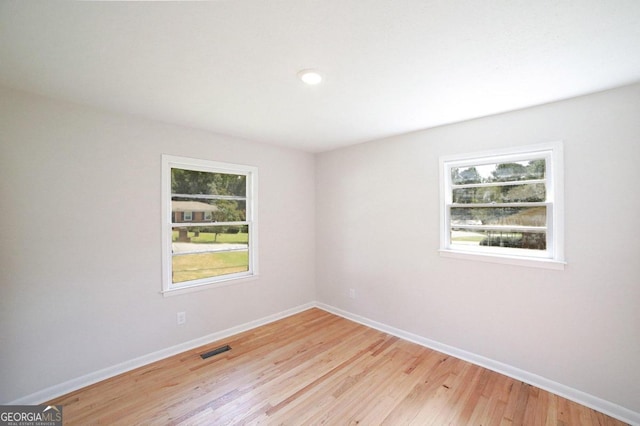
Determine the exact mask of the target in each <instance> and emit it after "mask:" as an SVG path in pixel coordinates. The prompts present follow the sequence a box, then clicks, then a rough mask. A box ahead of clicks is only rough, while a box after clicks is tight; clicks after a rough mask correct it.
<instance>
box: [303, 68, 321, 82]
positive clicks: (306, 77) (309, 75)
mask: <svg viewBox="0 0 640 426" xmlns="http://www.w3.org/2000/svg"><path fill="white" fill-rule="evenodd" d="M298 77H299V78H300V80H302V81H303V82H304V83H306V84H309V85H314V84H318V83H320V82H321V81H322V76H321V75H320V73H319V72H318V71H316V70H310V69H309V70H302V71H300V72H299V73H298Z"/></svg>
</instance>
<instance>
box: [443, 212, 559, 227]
mask: <svg viewBox="0 0 640 426" xmlns="http://www.w3.org/2000/svg"><path fill="white" fill-rule="evenodd" d="M546 223H547V208H546V207H452V208H451V228H455V225H501V226H507V225H510V226H546Z"/></svg>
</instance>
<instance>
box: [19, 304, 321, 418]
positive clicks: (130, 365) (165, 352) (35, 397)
mask: <svg viewBox="0 0 640 426" xmlns="http://www.w3.org/2000/svg"><path fill="white" fill-rule="evenodd" d="M313 307H315V303H313V302H310V303H306V304H304V305H300V306H297V307H295V308H291V309H287V310H285V311H282V312H278V313H275V314H272V315H269V316H266V317H263V318H260V319H257V320H255V321H250V322H248V323H245V324H241V325H238V326H236V327H231V328H228V329H226V330H222V331H218V332H216V333H212V334H209V335H206V336H203V337H200V338H198V339H194V340H190V341H188V342H184V343H180V344H178V345H175V346H171V347H169V348H166V349H162V350H159V351H157V352H153V353H150V354H147V355H143V356H140V357H138V358H134V359H131V360H129V361H125V362H121V363H120V364H116V365H113V366H111V367H107V368H103V369H102V370H98V371H95V372H93V373H89V374H85V375H84V376H80V377H77V378H75V379H71V380H68V381H66V382H64V383H60V384H58V385H54V386H51V387H48V388H46V389H43V390H41V391H38V392H35V393H32V394H31V395H27V396H23V397H21V398H18V399H16V400H15V401H11V402H8V403H7V405H32V404H41V403H43V402H45V401H49V400H52V399H54V398H57V397H59V396H62V395H65V394H67V393H69V392H73V391H75V390H78V389H81V388H83V387H85V386H89V385H92V384H94V383H97V382H100V381H102V380H106V379H109V378H111V377H114V376H117V375H118V374H122V373H126V372H127V371H131V370H133V369H136V368H139V367H142V366H145V365H147V364H150V363H152V362H156V361H160V360H161V359H165V358H168V357H170V356H173V355H177V354H179V353H182V352H185V351H189V350H191V349H195V348H197V347H200V346H203V345H207V344H209V343H212V342H215V341H216V340H221V339H225V338H227V337H230V336H233V335H235V334H238V333H242V332H244V331H247V330H251V329H253V328H256V327H260V326H262V325H265V324H269V323H272V322H274V321H277V320H279V319H282V318H286V317H289V316H291V315H295V314H297V313H300V312H302V311H306V310H307V309H310V308H313Z"/></svg>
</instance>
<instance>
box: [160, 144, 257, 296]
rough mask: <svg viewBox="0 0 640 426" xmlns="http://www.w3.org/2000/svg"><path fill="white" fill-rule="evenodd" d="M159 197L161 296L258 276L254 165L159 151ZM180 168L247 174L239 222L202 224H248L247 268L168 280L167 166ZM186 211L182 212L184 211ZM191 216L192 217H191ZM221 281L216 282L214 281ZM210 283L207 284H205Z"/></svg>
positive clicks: (255, 172) (169, 208)
mask: <svg viewBox="0 0 640 426" xmlns="http://www.w3.org/2000/svg"><path fill="white" fill-rule="evenodd" d="M161 160H162V161H161V162H162V170H161V183H162V185H161V186H162V188H161V189H162V190H161V198H162V207H161V209H162V290H161V293H162V294H163V295H165V296H168V295H170V294H171V293H172V292H176V293H175V294H184V293H185V292H187V291H186V289H189V288H194V289H196V290H197V291H200V290H206V289H209V288H215V287H220V286H226V285H232V284H236V283H239V282H236V281H233V280H242V279H245V278H246V277H253V276H258V168H257V167H255V166H249V165H241V164H233V163H223V162H219V161H211V160H204V159H197V158H189V157H179V156H175V155H169V154H162V155H161ZM172 168H182V169H185V170H197V171H202V172H209V173H228V174H237V175H244V176H246V178H247V196H246V209H247V211H246V218H245V220H244V221H241V222H213V223H203V225H204V226H212V225H233V224H243V225H247V226H248V227H249V241H248V245H249V270H248V271H247V272H242V273H237V274H225V275H221V276H216V277H209V278H202V279H199V280H192V281H185V282H183V283H178V284H174V283H173V282H172V274H171V267H172V266H171V264H172V261H171V259H172V250H171V244H172V241H171V230H172V228H173V223H172V221H171V169H172ZM185 213H186V212H185ZM192 219H193V218H192ZM184 223H186V225H184V226H196V225H198V224H197V223H194V222H192V221H190V222H186V221H185V222H184ZM218 283H222V284H220V285H215V284H218ZM209 284H211V285H209Z"/></svg>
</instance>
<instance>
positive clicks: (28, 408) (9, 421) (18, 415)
mask: <svg viewBox="0 0 640 426" xmlns="http://www.w3.org/2000/svg"><path fill="white" fill-rule="evenodd" d="M0 426H62V405H0Z"/></svg>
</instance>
